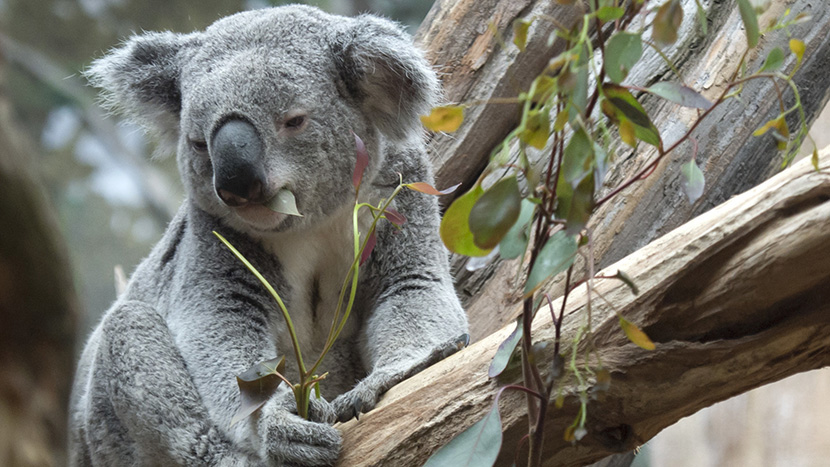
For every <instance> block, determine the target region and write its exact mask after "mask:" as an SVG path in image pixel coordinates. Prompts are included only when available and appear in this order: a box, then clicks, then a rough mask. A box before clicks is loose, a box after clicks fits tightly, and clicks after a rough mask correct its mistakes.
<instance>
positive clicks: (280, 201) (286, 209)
mask: <svg viewBox="0 0 830 467" xmlns="http://www.w3.org/2000/svg"><path fill="white" fill-rule="evenodd" d="M355 137H357V136H356V135H355ZM265 207H267V208H268V209H270V210H272V211H274V212H279V213H282V214H288V215H289V216H298V217H303V215H302V214H300V211H298V210H297V200H296V199H295V198H294V193H292V192H291V190H289V189H288V188H283V189H282V190H280V191H278V192H277V195H276V196H274V197H273V198H271V200H270V201H268V202H267V203H265Z"/></svg>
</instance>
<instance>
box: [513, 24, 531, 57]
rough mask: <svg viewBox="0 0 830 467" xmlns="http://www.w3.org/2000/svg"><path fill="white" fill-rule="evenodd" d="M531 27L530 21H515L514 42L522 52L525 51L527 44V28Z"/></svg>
mask: <svg viewBox="0 0 830 467" xmlns="http://www.w3.org/2000/svg"><path fill="white" fill-rule="evenodd" d="M528 29H530V21H526V20H518V21H514V22H513V43H514V44H516V47H518V48H519V51H520V52H524V51H525V46H527V30H528Z"/></svg>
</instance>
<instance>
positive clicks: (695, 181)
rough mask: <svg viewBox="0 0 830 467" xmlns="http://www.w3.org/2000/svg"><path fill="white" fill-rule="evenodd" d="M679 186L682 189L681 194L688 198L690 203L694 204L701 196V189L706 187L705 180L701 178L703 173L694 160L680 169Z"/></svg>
mask: <svg viewBox="0 0 830 467" xmlns="http://www.w3.org/2000/svg"><path fill="white" fill-rule="evenodd" d="M680 174H681V175H682V178H681V179H680V185H681V186H682V187H683V192H684V193H686V197H687V198H689V202H690V203H694V202H695V201H697V199H698V198H700V197H701V195H703V188H704V187H705V186H706V180H705V179H704V178H703V172H702V171H701V170H700V167H698V166H697V163H696V162H695V161H694V159H692V160H690V161H689V162H687V163H685V164H683V165H682V166H681V167H680Z"/></svg>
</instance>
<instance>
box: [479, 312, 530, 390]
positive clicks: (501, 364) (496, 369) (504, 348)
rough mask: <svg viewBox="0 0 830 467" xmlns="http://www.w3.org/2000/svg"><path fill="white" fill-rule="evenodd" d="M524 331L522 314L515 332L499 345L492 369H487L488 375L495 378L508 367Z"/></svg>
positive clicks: (491, 365) (517, 321)
mask: <svg viewBox="0 0 830 467" xmlns="http://www.w3.org/2000/svg"><path fill="white" fill-rule="evenodd" d="M523 333H524V331H523V327H522V317H521V316H520V317H519V319H518V320H516V328H515V329H513V332H511V333H510V335H509V336H507V339H505V340H504V342H502V343H501V345H499V348H498V349H496V355H494V356H493V360H492V361H491V362H490V369H489V370H488V371H487V375H488V376H490V377H491V378H495V377H496V376H498V375H500V374H501V373H502V372H503V371H504V369H505V368H507V364H508V363H510V357H511V356H512V355H513V352H514V351H515V350H516V346H517V345H519V342H521V340H522V334H523Z"/></svg>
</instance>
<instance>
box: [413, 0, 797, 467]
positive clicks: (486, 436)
mask: <svg viewBox="0 0 830 467" xmlns="http://www.w3.org/2000/svg"><path fill="white" fill-rule="evenodd" d="M694 1H695V4H696V7H697V17H698V18H697V19H698V29H699V33H700V34H702V35H706V34H707V33H708V23H707V19H706V17H705V10H704V8H703V6H702V5H701V3H700V1H699V0H694ZM558 3H561V4H572V3H574V2H571V1H563V0H558ZM683 3H684V2H683V1H681V0H666V1H662V2H657V1H648V0H635V1H630V2H624V1H621V0H589V1H588V2H587V8H585V4H580V3H575V4H574V5H573V6H572V7H573V8H585V9H584V10H583V15H582V18H581V21H578V22H577V24H575V25H573V26H572V27H570V28H565V27H563V26H560V27H558V28H557V29H556V31H555V33H554V35H553V36H552V37H551V38H550V39H549V40H548V45H549V46H550V45H551V44H552V43H553V42H556V41H560V42H562V43H564V47H563V48H562V49H561V50H564V51H563V52H561V53H560V54H559V55H558V56H556V57H554V58H553V59H552V60H551V61H550V63H549V65H548V67H547V68H546V69H545V70H544V72H543V73H541V74H540V75H539V76H537V77H536V78H535V79H534V80H533V81H532V83H531V85H530V87H529V88H528V89H527V90H526V91H525V92H522V93H520V94H519V95H518V96H517V98H516V102H518V103H520V104H521V115H520V117H521V118H520V121H519V122H520V123H519V124H518V126H517V127H516V128H514V129H513V131H511V132H510V134H509V135H508V136H507V137H506V138H505V139H504V141H503V142H502V143H501V144H500V145H498V146H497V147H496V148H495V149H494V151H493V153H492V155H491V159H490V163H489V165H488V166H487V168H486V169H485V170H484V171H483V172H482V174H481V175H480V177H479V179H478V180H477V182H476V183H475V184H474V185H473V186H472V187H470V188H469V189H468V190H467V191H466V192H465V193H463V194H462V195H461V196H459V197H458V198H456V199H455V201H454V202H453V203H452V204H451V205H450V206H449V208H448V209H447V211H446V213H445V214H444V218H443V220H442V223H441V238H442V240H443V241H444V244H445V245H446V246H447V248H448V249H449V250H450V251H452V252H453V253H456V254H460V255H465V256H471V257H489V256H495V255H496V254H497V255H498V256H500V257H501V258H502V259H504V260H512V259H520V260H519V261H518V263H519V264H518V269H519V270H518V272H517V277H518V278H520V281H519V282H520V283H521V286H520V287H521V288H522V290H521V292H522V293H521V295H522V297H523V305H524V307H523V310H524V311H523V313H522V315H521V316H520V317H519V319H518V321H517V325H516V329H515V331H514V332H513V333H511V334H510V336H509V337H508V338H507V339H506V340H505V342H504V343H503V344H502V345H501V346H500V347H499V349H498V351H497V352H496V355H495V356H494V359H493V363H492V365H491V367H490V370H489V376H490V377H491V378H498V377H499V375H500V374H502V372H504V371H506V370H507V369H509V368H512V367H517V366H521V368H522V375H523V384H521V385H510V386H505V387H504V388H502V390H505V389H507V390H520V391H523V392H525V393H527V394H528V412H529V417H528V419H529V426H528V437H527V440H528V445H529V446H528V450H527V451H528V462H527V464H528V465H531V466H537V465H540V463H541V458H540V457H539V456H540V455H541V454H540V453H541V443H542V439H543V437H542V436H541V433H542V432H543V431H544V429H545V426H544V419H545V417H544V413H545V411H546V410H547V407H548V405H549V402H550V401H551V400H555V403H554V407H561V404H562V401H563V397H564V395H563V394H562V393H561V391H560V388H561V387H562V383H563V382H564V381H567V380H570V381H576V383H577V386H578V387H579V388H580V393H579V395H578V397H579V402H580V410H579V413H578V415H577V417H576V418H575V420H574V422H573V424H572V425H571V426H570V427H567V428H564V433H563V436H564V437H565V439H567V440H571V441H573V442H578V441H579V440H580V439H581V438H582V437H583V436H585V434H587V428H586V425H585V422H586V419H587V411H588V404H589V402H590V400H591V399H592V398H593V397H596V396H597V394H598V393H601V392H603V391H605V390H607V388H608V387H609V385H610V384H611V380H610V374H608V372H607V371H606V370H604V369H603V367H602V362H601V361H600V360H599V357H598V356H597V355H594V354H592V352H591V349H592V347H591V345H590V342H591V340H590V334H591V324H590V323H591V318H590V303H591V299H592V297H593V296H594V295H595V294H596V292H595V291H593V288H592V283H593V281H595V280H619V281H621V282H622V283H624V284H625V285H627V286H628V287H629V288H630V289H631V291H632V292H633V293H635V294H636V293H637V287H636V285H635V284H634V283H633V282H632V281H631V280H630V278H628V277H627V276H626V275H625V273H624V272H622V271H620V272H618V273H617V274H616V275H614V276H608V277H600V276H597V275H596V274H595V273H594V270H593V268H594V266H593V250H592V248H593V246H592V238H593V235H594V233H593V231H592V228H591V227H589V226H590V220H591V216H592V214H593V213H594V212H595V210H596V209H597V207H599V206H600V205H602V204H604V203H606V202H607V201H609V200H611V199H613V198H614V197H615V196H617V195H618V194H619V193H621V192H622V191H624V190H625V189H626V188H628V187H629V186H631V185H632V184H634V183H637V182H638V181H640V180H643V179H645V178H647V177H648V176H650V175H651V174H652V173H653V172H654V170H655V168H656V167H657V165H658V164H659V163H660V162H661V161H663V160H665V159H666V158H668V156H669V155H670V154H672V153H674V152H677V151H676V150H677V149H678V148H680V147H681V145H682V144H683V143H690V146H691V147H692V151H691V153H689V154H686V155H681V156H680V157H681V158H682V159H683V160H684V163H682V164H681V167H680V171H679V172H680V173H679V174H678V176H679V177H680V180H681V183H680V185H681V187H682V190H683V192H684V193H685V195H686V196H687V198H688V199H689V202H690V203H694V202H696V201H697V200H698V199H699V198H700V197H701V196H702V194H703V190H704V187H705V178H704V173H703V171H702V170H701V169H700V166H699V165H698V159H699V158H700V157H699V156H700V155H699V154H698V144H697V140H696V139H695V137H694V132H695V129H696V128H697V126H698V124H699V123H700V122H701V121H702V120H704V119H705V118H706V117H707V116H708V115H709V114H710V113H711V112H712V111H713V109H715V108H717V107H718V106H719V105H721V104H722V103H723V102H725V101H727V100H728V99H737V98H739V96H740V93H741V91H742V89H743V84H744V83H746V82H748V81H750V80H755V79H767V80H773V81H775V82H776V83H778V82H783V83H785V84H786V85H787V86H789V87H790V88H791V89H792V91H793V93H794V95H795V99H796V103H795V104H794V105H793V106H791V107H789V108H785V107H784V104H783V101H782V98H781V96H780V93H779V96H778V100H779V102H780V107H781V113H780V115H778V116H777V117H776V118H775V119H773V120H770V121H769V122H767V123H766V124H765V125H764V126H762V127H761V128H759V129H758V131H756V132H755V134H756V136H762V135H765V134H768V133H769V134H771V135H772V136H773V137H774V138H775V139H776V142H777V144H778V148H779V149H780V150H781V151H782V153H783V154H784V157H783V160H784V164H786V163H788V162H789V161H790V160H791V158H792V156H791V155H792V154H794V151H795V150H797V148H798V146H800V144H801V141H803V139H804V137H805V136H806V123H805V119H804V116H803V110H802V108H801V103H800V100H799V94H798V89H797V88H796V87H795V85H794V84H793V81H792V76H793V75H794V73H795V72H796V71H797V70H798V68H799V67H800V65H801V63H802V60H803V58H804V55H805V53H806V51H805V46H804V43H803V42H802V41H801V40H799V39H796V38H791V39H790V42H789V48H790V50H789V53H790V54H792V56H793V57H794V58H795V64H794V65H793V66H792V68H791V70H790V71H789V72H788V73H786V74H785V73H783V72H782V71H781V69H782V68H783V66H784V64H785V62H786V61H787V53H786V52H784V50H782V49H780V48H777V49H773V50H772V51H771V52H770V53H769V54H768V56H767V57H766V59H765V60H764V63H763V65H762V66H761V67H760V68H759V69H758V70H757V71H754V72H750V71H749V70H748V69H747V68H748V66H747V63H746V56H747V55H746V54H744V57H743V58H742V59H741V63H740V64H739V66H738V67H737V68H738V69H739V70H740V71H739V72H738V73H736V74H735V75H734V76H732V77H729V78H728V79H727V80H726V81H725V82H724V83H723V86H722V87H721V88H720V89H722V90H723V91H722V93H721V94H719V95H717V96H712V95H710V96H709V97H707V96H705V95H704V94H702V93H701V92H699V91H698V90H695V89H693V88H692V87H690V86H687V85H686V84H685V82H684V80H683V78H682V75H681V74H680V73H679V72H678V71H677V68H676V67H675V65H674V64H673V63H671V61H670V60H669V59H668V57H667V56H666V54H664V53H663V52H662V49H663V48H666V47H671V46H673V45H674V44H676V42H677V41H678V37H679V36H680V31H681V28H682V27H683V25H684V22H685V21H686V20H687V19H686V18H684V9H683ZM737 8H738V10H739V12H740V15H741V19H742V21H743V25H744V30H745V33H746V42H747V50H751V49H753V48H754V47H756V46H757V45H758V43H759V41H760V37H761V36H762V34H764V33H767V32H771V31H778V30H783V31H785V32H786V33H787V34H788V35H789V29H788V28H789V27H790V26H792V25H794V24H798V23H799V22H803V21H805V20H806V19H805V18H804V17H803V16H802V17H799V16H796V17H791V15H790V13H789V11H788V12H786V13H785V14H784V15H783V16H782V17H781V18H779V19H778V20H777V21H776V22H775V23H774V24H772V25H771V26H770V28H769V29H768V30H766V31H762V30H761V29H760V27H759V24H758V19H757V13H758V12H757V11H756V9H755V7H754V6H753V5H752V4H751V3H750V1H749V0H738V2H737ZM547 20H549V19H548V18H542V17H540V18H531V19H523V20H518V21H516V22H515V23H514V24H513V29H512V33H513V45H514V46H515V47H516V48H517V49H518V51H519V53H533V52H531V51H530V50H531V48H530V47H529V46H528V44H529V41H532V40H534V38H533V37H532V33H533V28H532V26H533V22H534V21H547ZM638 25H639V26H638ZM646 47H650V48H652V49H654V50H655V51H656V52H657V53H658V55H659V56H661V57H662V58H663V59H664V60H665V61H666V62H667V65H668V67H669V68H670V69H672V70H674V72H675V75H676V76H677V79H676V80H674V81H670V80H658V81H657V82H655V83H654V84H652V85H651V86H649V87H645V88H643V87H639V86H636V85H635V84H633V83H630V82H629V81H628V80H629V78H630V75H631V71H632V70H633V69H635V68H636V67H638V66H639V65H640V63H641V59H642V57H643V54H644V49H645V48H646ZM652 82H653V81H652ZM776 86H777V85H776ZM648 96H653V97H654V98H657V99H662V100H665V101H666V102H668V103H670V104H674V105H678V106H682V107H686V108H689V109H692V111H693V112H696V114H697V119H696V120H694V122H693V123H692V124H691V126H690V127H689V128H688V130H687V132H686V133H685V134H684V135H683V136H682V137H681V138H680V139H679V140H678V141H675V142H673V143H672V144H671V145H667V144H665V142H664V140H663V138H662V135H661V133H660V129H659V127H658V126H657V125H656V124H655V122H654V120H653V119H652V117H651V116H650V115H649V113H648V112H647V111H646V109H645V108H644V106H643V105H642V103H641V101H642V100H643V99H644V98H646V97H648ZM467 105H480V103H473V104H467ZM484 105H486V103H484ZM465 106H466V105H458V106H451V105H448V106H442V107H439V108H436V109H433V111H432V114H431V115H429V116H427V117H424V118H423V123H424V125H425V126H426V127H427V128H428V129H430V130H432V131H445V132H446V131H454V130H456V129H458V128H460V127H461V126H462V125H463V124H464V121H463V118H464V112H463V109H464V108H465ZM790 114H797V115H798V117H799V119H798V122H799V131H798V132H797V133H796V134H792V133H793V132H791V131H790V129H789V127H788V122H787V117H788V116H789V115H790ZM622 145H624V146H627V147H630V148H633V150H634V151H640V150H648V151H650V152H652V153H654V154H655V155H654V157H653V158H652V160H651V162H649V163H648V164H647V165H646V166H645V167H644V168H643V169H642V170H641V171H640V172H638V173H637V174H636V175H635V176H634V177H632V178H631V179H629V180H626V181H624V182H622V183H621V184H619V185H618V186H615V187H612V188H610V189H608V190H606V192H605V193H604V194H603V195H602V196H599V191H600V188H601V187H602V183H603V181H604V176H605V174H606V173H607V171H608V168H609V166H610V164H612V163H613V161H614V159H615V152H616V150H617V149H618V148H620V147H621V146H622ZM624 146H622V147H624ZM683 147H688V145H686V146H683ZM531 151H543V152H544V153H546V154H548V156H547V157H546V158H545V159H544V160H543V161H542V163H541V164H532V163H531V162H530V160H531V158H530V157H529V156H528V153H529V152H531ZM704 156H705V155H704ZM578 257H582V258H583V259H584V260H585V267H584V269H585V270H584V271H583V272H579V271H578V270H576V268H575V266H576V259H577V258H578ZM562 273H566V278H565V297H564V299H563V305H562V309H561V310H559V313H558V316H557V314H556V310H553V309H552V308H551V309H550V310H549V311H550V313H551V314H552V316H553V323H554V326H555V328H556V340H555V345H554V349H547V350H543V349H537V348H536V347H535V346H534V345H533V343H532V340H531V323H532V321H533V317H534V316H535V313H537V312H538V311H539V310H541V309H543V308H544V304H545V301H547V303H550V299H549V297H547V295H546V294H545V292H544V289H545V285H546V284H547V283H548V282H549V281H550V280H551V279H552V278H554V277H555V276H557V275H559V274H562ZM583 284H584V285H585V286H586V287H587V289H588V297H589V302H588V303H589V306H588V314H587V320H586V323H585V324H584V325H583V326H581V327H580V328H579V331H578V332H577V336H576V338H575V339H574V340H573V342H571V343H570V358H566V357H565V356H564V355H565V354H566V351H565V350H564V348H563V347H564V346H565V345H566V343H560V335H559V333H560V329H561V325H562V321H563V319H564V306H565V302H566V301H567V296H568V294H569V293H570V292H571V291H572V290H573V289H574V288H575V287H577V286H579V285H583ZM596 297H597V298H600V299H602V300H604V298H603V297H601V296H599V295H596ZM606 303H607V305H608V306H609V307H610V308H611V309H613V308H614V305H613V303H610V302H607V301H606ZM618 318H619V325H620V331H621V332H622V333H623V334H624V335H625V336H626V337H627V339H628V340H629V341H630V342H631V343H632V344H634V345H636V346H638V347H640V348H642V349H644V350H646V351H648V350H653V349H654V348H655V343H654V342H652V341H651V340H650V339H649V337H648V335H647V333H646V332H645V331H644V330H643V329H641V328H639V327H638V326H636V325H635V324H634V323H632V322H631V321H629V320H628V319H626V318H625V317H623V316H621V315H619V314H618ZM583 339H584V340H587V342H588V345H587V346H584V347H583V348H586V349H587V350H586V351H583V353H582V354H580V353H579V352H578V348H579V347H578V344H579V343H580V342H581V341H582V340H583ZM560 344H561V345H560ZM551 350H552V351H553V358H552V361H553V362H554V363H553V366H552V367H551V368H547V369H545V371H544V373H547V375H548V376H547V377H546V378H543V377H542V374H543V371H541V370H540V369H539V368H538V365H537V363H536V362H538V361H541V360H542V359H540V358H537V355H536V353H538V352H541V351H545V352H549V351H551ZM546 360H548V361H549V360H550V359H546ZM500 394H501V391H500V392H499V395H500ZM497 399H498V398H497ZM499 420H500V418H499V416H498V406H497V403H496V404H494V406H493V409H492V410H491V411H490V412H488V414H487V415H486V416H485V418H484V419H483V420H481V421H480V422H478V423H476V424H475V425H473V426H472V427H470V428H469V429H468V430H466V431H465V432H463V433H462V434H461V435H459V436H458V437H457V438H456V439H454V440H453V441H451V442H450V443H449V444H447V445H446V446H444V447H443V448H442V449H440V450H439V451H438V452H436V454H435V455H434V456H433V457H432V458H431V459H430V461H429V462H428V463H427V465H430V466H443V465H491V464H492V462H493V461H494V460H495V458H496V457H495V456H496V455H497V454H498V452H499V450H500V449H501V438H500V433H501V428H500V422H499ZM491 459H492V460H491Z"/></svg>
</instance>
